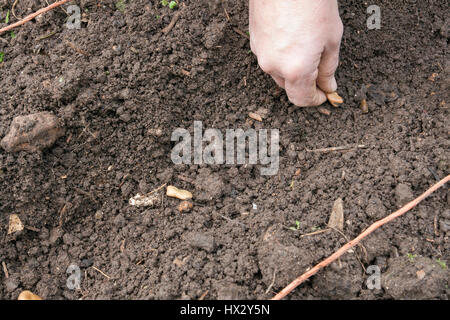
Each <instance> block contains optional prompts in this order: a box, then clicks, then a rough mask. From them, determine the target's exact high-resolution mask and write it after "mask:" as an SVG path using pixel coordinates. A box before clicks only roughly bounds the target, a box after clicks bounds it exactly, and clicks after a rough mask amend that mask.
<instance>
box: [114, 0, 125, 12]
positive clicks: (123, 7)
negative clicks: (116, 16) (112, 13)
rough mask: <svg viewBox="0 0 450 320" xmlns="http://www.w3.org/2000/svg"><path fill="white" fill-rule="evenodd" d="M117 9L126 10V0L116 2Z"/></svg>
mask: <svg viewBox="0 0 450 320" xmlns="http://www.w3.org/2000/svg"><path fill="white" fill-rule="evenodd" d="M116 9H117V10H119V11H120V12H122V13H123V12H125V0H119V1H117V2H116Z"/></svg>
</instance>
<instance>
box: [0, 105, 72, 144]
mask: <svg viewBox="0 0 450 320" xmlns="http://www.w3.org/2000/svg"><path fill="white" fill-rule="evenodd" d="M63 135H64V129H63V128H61V127H60V124H59V121H58V118H57V117H56V116H55V115H53V114H52V113H50V112H39V113H33V114H29V115H26V116H18V117H15V118H14V119H13V121H12V122H11V126H10V128H9V132H8V134H7V135H6V136H5V137H4V138H3V139H2V141H1V142H0V145H1V146H2V148H3V149H5V150H6V151H7V152H19V151H28V152H36V151H40V150H42V149H44V148H47V147H50V146H52V145H53V144H54V143H55V141H56V140H57V139H58V138H59V137H61V136H63Z"/></svg>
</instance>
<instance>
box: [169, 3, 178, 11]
mask: <svg viewBox="0 0 450 320" xmlns="http://www.w3.org/2000/svg"><path fill="white" fill-rule="evenodd" d="M176 6H177V2H176V1H170V2H169V8H170V9H172V10H173V9H175V7H176Z"/></svg>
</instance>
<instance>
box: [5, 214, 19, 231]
mask: <svg viewBox="0 0 450 320" xmlns="http://www.w3.org/2000/svg"><path fill="white" fill-rule="evenodd" d="M22 230H23V223H22V221H20V218H19V216H18V215H17V214H12V215H10V216H9V226H8V234H11V233H15V232H19V231H22Z"/></svg>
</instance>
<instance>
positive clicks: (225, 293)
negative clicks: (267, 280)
mask: <svg viewBox="0 0 450 320" xmlns="http://www.w3.org/2000/svg"><path fill="white" fill-rule="evenodd" d="M216 287H217V288H216V290H217V299H218V300H243V299H245V298H246V294H245V291H246V289H245V288H243V287H241V286H238V285H236V284H234V283H227V282H226V283H218V284H217V285H216Z"/></svg>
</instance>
